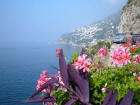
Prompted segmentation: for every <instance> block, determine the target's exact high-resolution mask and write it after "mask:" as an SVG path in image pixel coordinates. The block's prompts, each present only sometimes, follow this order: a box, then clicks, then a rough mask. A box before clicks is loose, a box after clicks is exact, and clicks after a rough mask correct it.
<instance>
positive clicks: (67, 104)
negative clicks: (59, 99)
mask: <svg viewBox="0 0 140 105" xmlns="http://www.w3.org/2000/svg"><path fill="white" fill-rule="evenodd" d="M75 101H76V100H75V99H71V100H69V101H68V102H67V103H66V104H65V105H72V104H73V103H74V102H75Z"/></svg>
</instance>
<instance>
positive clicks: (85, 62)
mask: <svg viewBox="0 0 140 105" xmlns="http://www.w3.org/2000/svg"><path fill="white" fill-rule="evenodd" d="M86 57H87V55H85V54H83V55H82V56H79V57H78V58H77V59H76V60H75V62H74V66H75V68H76V69H79V70H81V69H82V70H83V72H86V71H87V72H89V71H90V69H89V68H88V67H89V65H91V63H90V62H89V59H87V58H86Z"/></svg>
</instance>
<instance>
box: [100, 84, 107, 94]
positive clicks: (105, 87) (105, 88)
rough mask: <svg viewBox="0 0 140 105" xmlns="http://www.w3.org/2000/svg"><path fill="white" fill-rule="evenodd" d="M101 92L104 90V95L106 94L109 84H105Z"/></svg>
mask: <svg viewBox="0 0 140 105" xmlns="http://www.w3.org/2000/svg"><path fill="white" fill-rule="evenodd" d="M101 90H102V92H103V93H104V92H106V90H107V83H106V84H105V86H104V88H102V89H101Z"/></svg>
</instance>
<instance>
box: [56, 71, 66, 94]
mask: <svg viewBox="0 0 140 105" xmlns="http://www.w3.org/2000/svg"><path fill="white" fill-rule="evenodd" d="M58 80H59V83H60V84H61V85H64V82H63V80H62V77H61V74H60V72H59V71H58ZM59 88H60V89H61V90H62V91H63V92H66V91H67V89H66V88H64V87H63V86H61V87H59Z"/></svg>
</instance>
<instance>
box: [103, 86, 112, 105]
mask: <svg viewBox="0 0 140 105" xmlns="http://www.w3.org/2000/svg"><path fill="white" fill-rule="evenodd" d="M113 90H114V88H111V89H110V90H109V93H108V94H107V96H106V98H105V99H104V102H103V104H102V105H107V104H108V102H109V100H110V98H111V96H112V94H113Z"/></svg>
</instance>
